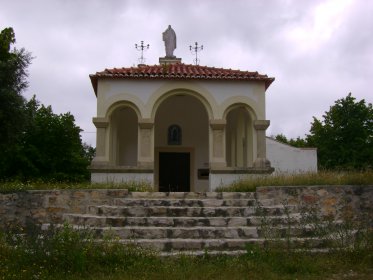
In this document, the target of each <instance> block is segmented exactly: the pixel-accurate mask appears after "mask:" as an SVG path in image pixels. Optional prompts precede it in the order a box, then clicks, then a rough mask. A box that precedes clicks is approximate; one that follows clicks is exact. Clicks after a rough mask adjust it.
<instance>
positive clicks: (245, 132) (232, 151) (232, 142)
mask: <svg viewBox="0 0 373 280" xmlns="http://www.w3.org/2000/svg"><path fill="white" fill-rule="evenodd" d="M226 121H227V125H226V159H227V166H228V167H241V168H245V167H251V166H252V165H253V146H254V143H253V140H254V135H253V134H254V129H253V121H252V118H251V117H250V114H249V112H248V110H247V109H246V108H245V107H244V106H239V107H236V108H233V109H232V110H230V111H229V112H228V114H227V117H226Z"/></svg>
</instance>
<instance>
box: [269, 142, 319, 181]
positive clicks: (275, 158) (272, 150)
mask: <svg viewBox="0 0 373 280" xmlns="http://www.w3.org/2000/svg"><path fill="white" fill-rule="evenodd" d="M266 146H267V158H268V159H269V161H270V162H271V166H272V167H274V168H275V172H274V174H282V173H290V174H291V173H304V172H317V150H316V149H314V148H295V147H292V146H289V145H286V144H283V143H280V142H278V141H276V140H274V139H272V138H269V137H267V138H266Z"/></svg>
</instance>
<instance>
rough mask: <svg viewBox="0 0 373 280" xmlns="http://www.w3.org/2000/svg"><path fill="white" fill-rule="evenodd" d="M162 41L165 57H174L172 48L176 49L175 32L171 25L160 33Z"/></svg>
mask: <svg viewBox="0 0 373 280" xmlns="http://www.w3.org/2000/svg"><path fill="white" fill-rule="evenodd" d="M162 35H163V41H164V45H165V49H166V57H169V58H174V57H175V56H174V50H175V49H176V33H175V30H173V29H172V28H171V25H169V26H168V28H167V29H166V30H165V32H163V33H162Z"/></svg>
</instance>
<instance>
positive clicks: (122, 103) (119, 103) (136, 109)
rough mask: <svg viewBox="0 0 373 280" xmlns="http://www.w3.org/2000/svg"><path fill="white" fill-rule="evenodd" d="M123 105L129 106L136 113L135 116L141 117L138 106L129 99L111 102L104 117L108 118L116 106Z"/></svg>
mask: <svg viewBox="0 0 373 280" xmlns="http://www.w3.org/2000/svg"><path fill="white" fill-rule="evenodd" d="M123 107H129V108H131V109H133V110H134V111H135V113H136V115H137V118H138V119H141V118H142V114H141V111H140V109H139V107H138V106H137V105H136V104H135V103H133V102H130V101H125V100H120V101H117V102H115V103H113V104H112V105H111V106H110V107H109V108H108V109H107V111H106V117H107V118H110V117H111V115H112V114H113V112H114V111H115V110H117V109H118V108H123Z"/></svg>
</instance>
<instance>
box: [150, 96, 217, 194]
mask: <svg viewBox="0 0 373 280" xmlns="http://www.w3.org/2000/svg"><path fill="white" fill-rule="evenodd" d="M197 96H198V97H197ZM209 113H210V114H209ZM211 114H212V110H210V112H209V109H206V100H203V99H202V100H201V97H200V95H195V94H190V92H189V94H186V92H185V91H183V90H180V91H171V92H169V93H168V94H165V95H163V96H162V98H160V99H158V101H157V102H156V104H155V106H154V115H153V116H152V117H153V118H154V148H155V150H154V151H155V152H154V154H155V161H154V165H155V184H156V185H157V186H158V187H159V190H162V191H163V190H165V189H164V188H165V187H167V186H168V187H171V190H172V188H173V186H174V185H175V186H177V184H183V183H184V182H185V181H184V182H173V181H172V180H173V179H172V180H171V178H172V176H171V174H166V173H167V172H165V171H164V170H166V169H168V170H170V172H171V173H172V171H171V170H172V168H173V167H172V166H170V167H167V168H166V165H167V164H166V163H165V161H164V160H162V158H164V156H165V155H166V154H168V156H171V154H172V156H174V155H176V154H179V155H180V156H181V154H182V153H183V154H184V155H185V154H186V155H187V157H189V159H190V160H189V163H188V164H187V165H188V166H189V169H186V168H185V166H182V167H180V170H179V172H180V173H179V174H181V176H179V177H180V178H189V180H188V182H187V185H188V187H186V189H187V191H207V190H208V187H209V181H208V178H207V179H206V178H201V176H198V170H202V169H206V167H208V164H209V120H210V116H211ZM170 127H178V128H179V129H180V135H179V136H181V137H182V138H181V139H180V141H177V144H175V143H174V142H173V141H171V142H170V141H168V140H169V139H168V135H169V128H170ZM179 162H182V161H181V160H180V161H179ZM177 164H178V163H175V164H174V165H175V166H176V165H177ZM166 177H168V178H170V181H167V180H168V178H166ZM175 181H177V180H175ZM184 191H185V189H184Z"/></svg>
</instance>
